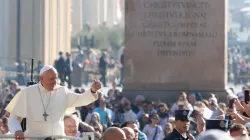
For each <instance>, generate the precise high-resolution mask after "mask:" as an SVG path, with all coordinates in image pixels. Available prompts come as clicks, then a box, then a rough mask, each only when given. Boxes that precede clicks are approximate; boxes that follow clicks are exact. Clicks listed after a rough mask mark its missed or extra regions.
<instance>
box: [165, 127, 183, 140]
mask: <svg viewBox="0 0 250 140" xmlns="http://www.w3.org/2000/svg"><path fill="white" fill-rule="evenodd" d="M163 140H188V137H187V138H184V137H183V136H182V135H181V134H180V133H179V132H178V131H177V130H176V129H174V130H173V132H172V133H170V134H169V135H168V136H166V137H165V138H164V139H163Z"/></svg>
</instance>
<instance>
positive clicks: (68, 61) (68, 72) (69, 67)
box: [64, 52, 73, 89]
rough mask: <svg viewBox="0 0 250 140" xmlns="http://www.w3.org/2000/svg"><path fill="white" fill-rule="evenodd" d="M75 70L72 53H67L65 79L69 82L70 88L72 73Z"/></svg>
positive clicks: (69, 86)
mask: <svg viewBox="0 0 250 140" xmlns="http://www.w3.org/2000/svg"><path fill="white" fill-rule="evenodd" d="M72 71H73V61H72V58H71V54H70V53H68V52H67V53H66V60H65V75H64V79H65V81H67V83H68V88H69V89H71V73H72Z"/></svg>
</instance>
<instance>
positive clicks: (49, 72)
mask: <svg viewBox="0 0 250 140" xmlns="http://www.w3.org/2000/svg"><path fill="white" fill-rule="evenodd" d="M57 76H58V75H57V71H56V69H55V68H54V67H53V66H50V65H46V66H44V67H43V68H42V69H41V71H40V83H38V84H36V85H33V86H29V87H27V88H25V89H23V90H21V91H20V92H18V93H17V94H16V96H15V97H14V98H13V99H12V101H11V102H10V103H9V105H8V106H7V107H6V111H8V112H10V119H9V122H8V126H9V128H10V131H11V132H12V133H13V134H15V138H16V139H18V140H22V139H24V132H22V128H21V125H20V122H21V120H22V118H26V119H27V120H26V131H25V134H28V135H29V134H32V135H50V136H53V135H65V133H64V123H63V117H64V115H65V114H66V111H67V110H70V109H71V110H72V108H75V107H79V106H85V105H88V104H89V103H91V102H93V101H95V100H96V99H97V95H96V91H97V90H99V89H100V88H101V83H100V82H99V81H94V82H93V84H92V86H91V89H90V90H89V91H86V92H84V93H83V94H76V93H73V92H71V91H70V90H68V89H67V88H66V87H63V86H59V85H57V84H56V83H57V81H56V80H57Z"/></svg>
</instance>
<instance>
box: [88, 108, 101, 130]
mask: <svg viewBox="0 0 250 140" xmlns="http://www.w3.org/2000/svg"><path fill="white" fill-rule="evenodd" d="M89 125H90V126H92V127H93V128H94V129H95V132H99V133H102V132H103V126H102V124H101V122H100V116H99V114H98V113H96V112H94V113H92V115H91V121H90V123H89Z"/></svg>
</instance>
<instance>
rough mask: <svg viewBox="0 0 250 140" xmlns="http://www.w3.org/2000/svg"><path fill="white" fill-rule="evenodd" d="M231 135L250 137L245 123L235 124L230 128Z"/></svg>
mask: <svg viewBox="0 0 250 140" xmlns="http://www.w3.org/2000/svg"><path fill="white" fill-rule="evenodd" d="M230 135H231V136H232V137H246V138H249V136H248V131H247V129H246V127H245V126H244V125H242V124H234V125H233V126H232V127H231V128H230Z"/></svg>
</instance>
